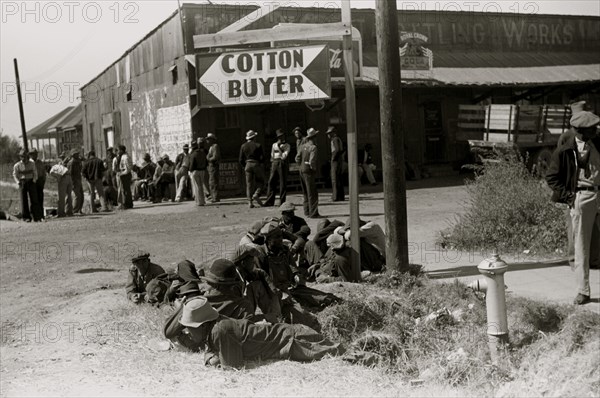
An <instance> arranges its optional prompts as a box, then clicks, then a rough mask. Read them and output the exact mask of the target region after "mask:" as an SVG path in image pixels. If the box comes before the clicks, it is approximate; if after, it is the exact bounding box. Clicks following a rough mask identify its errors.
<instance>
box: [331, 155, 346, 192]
mask: <svg viewBox="0 0 600 398" xmlns="http://www.w3.org/2000/svg"><path fill="white" fill-rule="evenodd" d="M342 167H343V164H342V162H339V161H332V162H331V188H332V192H331V200H333V201H334V202H337V201H342V200H344V179H343V177H342Z"/></svg>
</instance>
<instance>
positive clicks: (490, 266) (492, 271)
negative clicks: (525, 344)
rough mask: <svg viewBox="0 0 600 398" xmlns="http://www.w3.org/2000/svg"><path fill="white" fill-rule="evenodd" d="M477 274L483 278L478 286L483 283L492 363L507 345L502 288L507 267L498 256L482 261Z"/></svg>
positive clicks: (503, 291)
mask: <svg viewBox="0 0 600 398" xmlns="http://www.w3.org/2000/svg"><path fill="white" fill-rule="evenodd" d="M477 268H478V269H479V272H480V273H481V274H482V275H483V276H484V277H485V278H484V279H483V280H482V281H480V282H479V284H483V283H485V285H486V288H487V289H486V297H485V304H486V307H487V321H488V326H487V333H488V345H489V347H490V354H491V357H492V362H493V363H496V362H497V361H498V358H499V355H500V350H503V349H504V348H505V347H506V345H507V344H508V320H507V316H506V295H505V286H504V273H505V272H506V271H507V270H508V265H507V264H506V263H505V262H504V261H503V260H502V259H501V258H500V256H498V255H497V254H495V253H494V254H493V255H492V257H490V258H487V259H485V260H483V261H482V262H481V263H479V265H478V266H477Z"/></svg>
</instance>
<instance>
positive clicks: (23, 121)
mask: <svg viewBox="0 0 600 398" xmlns="http://www.w3.org/2000/svg"><path fill="white" fill-rule="evenodd" d="M13 60H14V63H15V78H16V79H17V98H18V100H19V114H20V115H21V133H22V135H23V149H25V150H26V151H29V145H28V144H27V129H26V128H25V113H24V112H23V98H22V96H21V79H19V65H18V64H17V59H16V58H14V59H13Z"/></svg>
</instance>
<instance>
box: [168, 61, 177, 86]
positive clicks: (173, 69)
mask: <svg viewBox="0 0 600 398" xmlns="http://www.w3.org/2000/svg"><path fill="white" fill-rule="evenodd" d="M169 72H171V78H172V80H173V84H174V85H175V84H177V77H178V76H177V65H173V66H171V67H170V68H169Z"/></svg>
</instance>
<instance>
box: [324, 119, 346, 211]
mask: <svg viewBox="0 0 600 398" xmlns="http://www.w3.org/2000/svg"><path fill="white" fill-rule="evenodd" d="M327 137H328V138H329V140H330V141H331V188H332V190H333V191H332V193H331V200H332V201H333V202H342V201H344V179H343V167H344V143H343V142H342V139H341V138H340V137H339V136H338V134H337V130H336V128H335V127H334V126H329V127H328V128H327Z"/></svg>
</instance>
